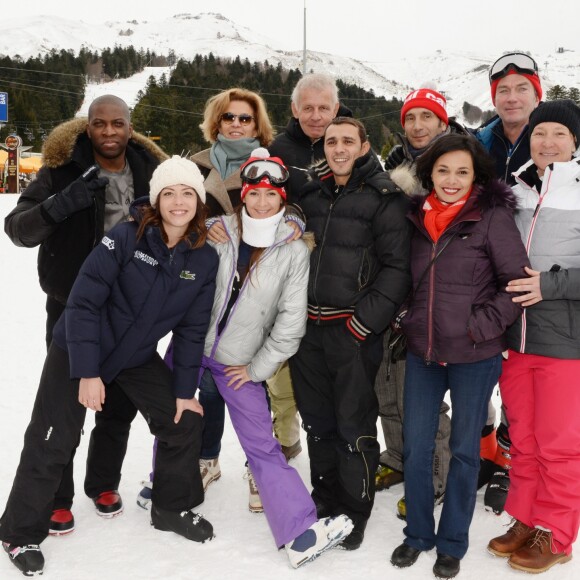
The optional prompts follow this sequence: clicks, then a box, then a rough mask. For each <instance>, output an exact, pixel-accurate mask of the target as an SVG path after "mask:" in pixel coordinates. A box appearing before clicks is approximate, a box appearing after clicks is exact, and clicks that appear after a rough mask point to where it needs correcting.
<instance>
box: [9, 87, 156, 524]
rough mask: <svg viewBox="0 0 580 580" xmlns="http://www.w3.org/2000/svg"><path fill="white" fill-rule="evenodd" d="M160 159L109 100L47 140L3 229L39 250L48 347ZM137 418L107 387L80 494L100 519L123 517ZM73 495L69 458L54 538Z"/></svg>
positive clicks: (123, 107)
mask: <svg viewBox="0 0 580 580" xmlns="http://www.w3.org/2000/svg"><path fill="white" fill-rule="evenodd" d="M166 157H167V156H166V155H165V153H163V151H162V150H161V149H159V147H157V146H156V145H155V144H154V143H152V142H151V141H149V140H148V139H147V138H145V137H144V136H142V135H139V134H138V133H135V132H134V131H133V128H132V126H131V119H130V112H129V108H128V107H127V104H126V103H125V102H124V101H123V100H121V99H119V98H118V97H116V96H113V95H104V96H101V97H98V98H97V99H95V100H94V101H93V102H92V103H91V106H90V108H89V118H88V120H87V119H86V118H78V119H74V120H72V121H68V122H66V123H63V124H61V125H59V126H58V127H56V128H55V129H54V131H53V132H52V133H51V134H50V135H49V136H48V139H47V140H46V143H45V144H44V147H43V167H42V168H41V169H40V171H39V172H38V176H37V178H36V180H35V181H33V182H32V183H31V184H30V185H29V186H28V187H27V188H26V189H25V190H24V192H23V193H22V195H21V196H20V198H19V199H18V204H17V205H16V207H15V208H14V209H13V210H12V211H11V212H10V213H9V214H8V216H6V220H5V223H4V229H5V231H6V233H7V234H8V236H9V237H10V239H11V240H12V241H13V242H14V243H15V244H16V245H17V246H23V247H26V248H32V247H35V246H40V247H39V252H38V275H39V279H40V285H41V287H42V289H43V290H44V292H45V293H46V295H47V297H46V312H47V320H46V343H47V347H48V346H49V345H50V342H51V341H52V330H53V327H54V325H55V323H56V321H57V320H58V318H59V317H60V316H61V314H62V313H63V311H64V308H65V305H66V301H67V298H68V295H69V293H70V290H71V288H72V285H73V283H74V281H75V279H76V277H77V275H78V272H79V270H80V268H81V266H82V264H83V262H84V261H85V258H86V257H87V256H88V255H89V253H90V252H91V250H92V249H93V247H95V246H96V245H97V244H98V243H99V242H100V241H101V238H102V237H103V234H104V233H106V232H108V231H109V230H110V229H111V228H112V227H113V226H114V225H116V224H117V223H119V222H121V221H124V220H126V219H127V217H128V215H129V204H130V203H131V202H132V201H133V199H134V198H135V197H139V196H142V195H147V194H148V193H149V181H150V179H151V175H152V174H153V171H154V170H155V168H156V167H157V165H158V164H159V162H160V161H162V160H163V159H165V158H166ZM136 412H137V410H136V409H135V407H134V405H133V404H132V403H131V402H130V401H129V399H128V398H127V397H126V396H125V395H124V394H123V392H122V391H121V390H120V389H119V390H115V389H114V388H113V389H111V390H110V392H108V393H107V403H106V404H105V406H104V407H103V411H102V412H99V413H96V415H95V423H96V426H95V428H94V429H93V432H92V433H91V440H90V443H89V457H88V460H87V477H86V480H85V492H86V493H87V495H88V496H89V497H91V498H93V499H94V501H95V507H96V509H97V513H98V514H99V515H102V516H104V517H111V516H113V515H115V514H117V513H120V512H121V511H122V502H121V498H120V497H119V495H118V493H117V488H118V485H119V480H120V477H121V465H122V463H123V459H124V456H125V451H126V448H127V440H128V437H129V429H130V427H131V421H132V420H133V418H134V417H135V414H136ZM73 495H74V483H73V469H72V459H71V462H70V464H69V465H68V466H67V468H66V470H65V471H64V474H63V478H62V482H61V486H60V488H59V490H58V492H57V494H56V497H55V502H54V506H53V509H54V511H53V515H52V519H51V522H50V525H51V528H50V530H51V533H52V534H55V535H56V534H65V533H69V532H72V531H73V529H74V518H73V516H72V513H71V512H70V509H71V506H72V500H73Z"/></svg>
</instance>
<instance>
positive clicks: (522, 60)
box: [489, 52, 538, 83]
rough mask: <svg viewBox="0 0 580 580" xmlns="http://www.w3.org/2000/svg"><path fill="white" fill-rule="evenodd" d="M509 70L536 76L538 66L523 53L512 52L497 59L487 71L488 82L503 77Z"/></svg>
mask: <svg viewBox="0 0 580 580" xmlns="http://www.w3.org/2000/svg"><path fill="white" fill-rule="evenodd" d="M510 70H515V71H516V72H518V73H520V74H525V75H537V74H538V65H537V64H536V61H535V60H534V59H533V58H532V57H531V56H530V55H528V54H524V53H523V52H512V53H510V54H504V55H503V56H502V57H500V58H498V59H497V60H496V61H495V62H494V63H493V64H492V65H491V68H490V69H489V82H490V83H491V82H493V81H495V80H497V79H500V78H501V77H504V76H505V75H506V74H507V73H508V72H509V71H510Z"/></svg>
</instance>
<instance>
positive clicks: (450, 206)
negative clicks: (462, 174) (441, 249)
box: [423, 188, 473, 242]
mask: <svg viewBox="0 0 580 580" xmlns="http://www.w3.org/2000/svg"><path fill="white" fill-rule="evenodd" d="M472 189H473V188H471V189H470V190H469V191H468V192H467V193H466V194H465V195H464V196H463V197H462V198H461V199H458V200H457V201H455V202H453V203H445V202H443V201H441V200H440V199H438V198H437V194H436V193H435V190H432V191H431V193H430V194H429V195H428V196H427V199H426V200H425V202H424V203H423V211H424V212H425V218H424V222H423V223H424V224H425V229H426V230H427V232H428V233H429V235H430V236H431V239H432V240H433V241H434V242H436V241H437V240H438V239H439V238H440V237H441V234H442V233H443V232H444V231H445V230H446V229H447V227H448V226H449V224H450V223H451V222H452V221H453V220H454V219H455V217H456V216H457V214H458V213H459V212H460V211H461V208H462V207H463V206H464V205H465V202H466V201H467V198H468V197H469V196H470V195H471V191H472Z"/></svg>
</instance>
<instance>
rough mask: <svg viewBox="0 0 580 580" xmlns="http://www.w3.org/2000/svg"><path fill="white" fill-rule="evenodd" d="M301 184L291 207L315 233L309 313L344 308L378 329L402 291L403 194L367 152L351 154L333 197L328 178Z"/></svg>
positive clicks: (405, 270)
mask: <svg viewBox="0 0 580 580" xmlns="http://www.w3.org/2000/svg"><path fill="white" fill-rule="evenodd" d="M311 176H312V178H313V180H312V181H311V182H309V183H308V184H307V185H305V186H304V189H303V191H302V195H301V196H300V200H299V205H300V208H301V209H302V211H303V212H304V215H305V216H306V227H307V229H308V230H309V231H312V232H313V233H314V235H315V240H316V248H315V249H314V252H313V253H312V256H311V260H310V279H309V284H308V302H309V318H310V320H311V321H312V320H316V321H318V322H321V320H322V319H323V318H326V320H331V319H332V318H333V316H332V315H331V316H326V315H328V314H329V313H332V311H337V312H338V311H340V312H339V314H338V315H337V316H335V317H334V319H335V320H340V319H341V318H344V317H343V315H345V314H347V315H349V314H352V315H354V317H355V318H356V320H357V321H358V322H359V323H360V324H362V325H363V326H364V327H365V328H366V329H368V330H370V331H372V332H374V333H377V334H378V333H380V332H382V331H383V330H384V329H385V328H386V326H387V325H388V324H389V322H390V320H391V318H392V316H393V314H394V313H395V311H396V309H397V308H398V306H399V304H401V303H402V302H403V300H404V299H405V298H406V296H407V294H408V292H409V289H410V272H409V249H410V236H411V225H410V223H409V221H408V220H407V219H406V217H405V214H406V212H407V211H408V208H409V202H408V199H407V198H406V196H405V194H404V193H403V192H402V191H401V189H399V188H398V187H397V186H396V185H395V183H394V182H392V181H391V180H390V178H389V175H388V174H387V173H385V172H383V171H382V168H381V166H380V164H379V162H378V160H377V159H376V157H375V155H374V154H373V153H372V152H371V153H367V154H366V155H364V156H363V157H361V158H359V159H357V161H356V162H355V166H354V168H353V173H352V175H351V177H350V179H349V181H348V183H347V184H346V185H345V186H344V188H343V189H342V191H341V192H340V193H339V195H338V197H336V199H335V197H334V194H333V189H334V188H335V187H336V186H335V185H334V180H333V179H332V177H330V178H328V179H322V180H321V179H318V178H317V177H316V174H315V173H312V174H311Z"/></svg>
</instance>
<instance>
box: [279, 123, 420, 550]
mask: <svg viewBox="0 0 580 580" xmlns="http://www.w3.org/2000/svg"><path fill="white" fill-rule="evenodd" d="M324 153H325V156H326V159H327V162H328V165H329V167H330V170H331V172H332V173H329V174H328V175H326V176H324V177H322V178H319V177H318V176H317V174H316V173H315V172H312V174H311V177H312V178H313V180H312V181H311V182H310V183H308V184H307V185H306V186H305V187H304V188H303V190H302V193H301V195H300V199H299V206H300V208H301V209H302V211H303V213H304V215H305V216H306V227H307V229H308V230H310V231H312V232H314V235H315V239H316V248H315V250H314V252H313V253H312V256H311V261H310V279H309V288H308V322H309V324H308V327H307V331H306V336H305V337H304V338H303V339H302V342H301V344H300V348H299V350H298V353H297V354H296V355H295V356H294V357H293V358H292V359H290V370H291V373H292V380H293V383H294V390H295V395H296V401H297V403H298V409H299V411H300V415H301V416H302V421H303V426H304V429H305V430H306V432H307V440H308V452H309V455H310V477H311V483H312V486H313V491H312V496H313V499H314V501H315V503H316V504H317V510H318V512H319V517H322V516H324V515H333V514H340V513H344V514H346V515H348V516H349V517H350V518H351V519H352V520H353V522H354V524H355V528H354V530H353V532H351V534H350V535H349V536H348V537H347V538H346V539H345V540H344V541H343V543H342V547H343V548H345V549H349V550H353V549H357V548H358V547H359V546H360V545H361V543H362V541H363V537H364V530H365V527H366V523H367V520H368V518H369V517H370V514H371V510H372V507H373V502H374V474H375V471H376V468H377V465H378V461H379V444H378V442H377V428H376V425H377V418H378V403H377V398H376V395H375V392H374V388H373V385H374V381H375V375H376V373H377V370H378V367H379V364H380V362H381V359H382V333H383V331H384V330H385V328H386V327H387V325H388V324H389V322H390V321H391V318H392V317H393V315H394V314H395V312H396V310H397V308H398V306H399V305H400V304H401V303H402V302H403V300H404V299H405V298H406V297H407V294H408V292H409V289H410V274H409V246H410V233H411V227H410V223H409V221H408V220H407V219H406V218H405V214H406V212H407V209H408V201H407V199H406V197H405V195H404V194H403V192H402V191H401V190H400V189H399V188H398V187H397V186H396V185H395V184H394V183H393V182H392V181H391V180H390V179H389V176H388V174H386V173H384V172H383V171H382V168H381V166H380V164H379V162H378V161H377V159H376V157H375V156H374V155H373V154H372V153H370V145H369V143H368V141H367V137H366V131H365V128H364V126H363V125H362V123H360V122H359V121H356V120H354V119H351V118H345V117H338V118H336V119H334V120H333V121H331V123H330V125H329V126H328V128H327V130H326V133H325V136H324Z"/></svg>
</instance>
